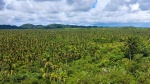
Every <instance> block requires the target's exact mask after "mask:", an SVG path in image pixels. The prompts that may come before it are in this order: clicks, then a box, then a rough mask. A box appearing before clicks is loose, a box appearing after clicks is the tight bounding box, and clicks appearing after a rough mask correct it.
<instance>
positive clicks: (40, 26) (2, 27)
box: [0, 24, 98, 29]
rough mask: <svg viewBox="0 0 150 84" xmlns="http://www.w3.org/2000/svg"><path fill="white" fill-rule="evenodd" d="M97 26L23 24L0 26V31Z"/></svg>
mask: <svg viewBox="0 0 150 84" xmlns="http://www.w3.org/2000/svg"><path fill="white" fill-rule="evenodd" d="M96 27H98V26H79V25H64V24H49V25H34V24H23V25H21V26H16V25H0V29H56V28H96Z"/></svg>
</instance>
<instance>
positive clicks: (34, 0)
mask: <svg viewBox="0 0 150 84" xmlns="http://www.w3.org/2000/svg"><path fill="white" fill-rule="evenodd" d="M33 1H61V0H33Z"/></svg>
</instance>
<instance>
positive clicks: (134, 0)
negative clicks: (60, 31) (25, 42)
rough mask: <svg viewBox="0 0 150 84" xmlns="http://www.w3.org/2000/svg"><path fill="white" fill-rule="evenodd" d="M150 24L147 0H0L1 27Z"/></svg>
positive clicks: (149, 10)
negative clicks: (9, 25) (29, 24)
mask: <svg viewBox="0 0 150 84" xmlns="http://www.w3.org/2000/svg"><path fill="white" fill-rule="evenodd" d="M145 22H146V23H147V22H150V0H0V24H12V25H21V24H24V23H32V24H44V25H46V24H52V23H60V24H78V25H98V24H100V23H130V24H131V23H145Z"/></svg>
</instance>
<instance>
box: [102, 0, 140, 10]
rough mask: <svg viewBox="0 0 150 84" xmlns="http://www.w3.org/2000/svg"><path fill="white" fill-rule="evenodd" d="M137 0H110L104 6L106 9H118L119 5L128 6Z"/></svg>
mask: <svg viewBox="0 0 150 84" xmlns="http://www.w3.org/2000/svg"><path fill="white" fill-rule="evenodd" d="M137 2H138V0H130V1H127V0H111V1H110V2H109V3H108V4H107V5H106V7H105V9H104V10H106V11H118V10H119V8H120V7H121V6H126V7H128V8H130V5H132V4H135V3H137Z"/></svg>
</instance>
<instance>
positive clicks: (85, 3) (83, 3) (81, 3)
mask: <svg viewBox="0 0 150 84" xmlns="http://www.w3.org/2000/svg"><path fill="white" fill-rule="evenodd" d="M95 2H96V0H67V4H68V5H70V6H72V7H73V8H74V9H73V11H89V10H90V9H91V8H92V5H93V3H95Z"/></svg>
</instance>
